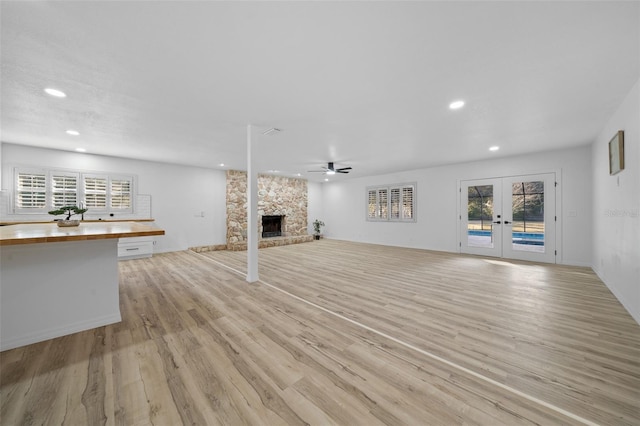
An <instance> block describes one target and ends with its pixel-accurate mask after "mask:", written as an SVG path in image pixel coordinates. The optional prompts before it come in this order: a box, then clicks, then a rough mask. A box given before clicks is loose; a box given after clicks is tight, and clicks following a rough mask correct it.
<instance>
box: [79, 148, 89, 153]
mask: <svg viewBox="0 0 640 426" xmlns="http://www.w3.org/2000/svg"><path fill="white" fill-rule="evenodd" d="M76 151H78V152H87V150H86V149H84V148H76Z"/></svg>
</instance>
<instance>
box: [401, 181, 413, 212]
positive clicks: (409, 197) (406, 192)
mask: <svg viewBox="0 0 640 426" xmlns="http://www.w3.org/2000/svg"><path fill="white" fill-rule="evenodd" d="M413 208H414V207H413V186H405V187H404V188H402V218H403V219H413Z"/></svg>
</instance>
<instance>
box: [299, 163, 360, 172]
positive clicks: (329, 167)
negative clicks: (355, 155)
mask: <svg viewBox="0 0 640 426" xmlns="http://www.w3.org/2000/svg"><path fill="white" fill-rule="evenodd" d="M349 170H351V167H341V168H339V169H336V168H335V167H333V162H329V164H327V167H323V170H308V172H309V173H324V174H326V175H335V174H336V173H349Z"/></svg>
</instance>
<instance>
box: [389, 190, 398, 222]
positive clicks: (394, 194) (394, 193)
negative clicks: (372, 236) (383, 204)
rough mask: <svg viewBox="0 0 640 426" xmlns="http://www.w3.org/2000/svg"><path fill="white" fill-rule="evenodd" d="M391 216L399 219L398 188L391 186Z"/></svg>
mask: <svg viewBox="0 0 640 426" xmlns="http://www.w3.org/2000/svg"><path fill="white" fill-rule="evenodd" d="M389 201H390V203H391V216H390V218H391V219H392V220H393V219H400V188H391V200H389Z"/></svg>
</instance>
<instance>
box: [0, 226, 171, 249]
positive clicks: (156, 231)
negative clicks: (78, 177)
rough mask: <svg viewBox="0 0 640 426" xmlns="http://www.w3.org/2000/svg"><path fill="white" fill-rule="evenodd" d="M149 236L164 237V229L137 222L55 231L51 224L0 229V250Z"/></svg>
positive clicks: (56, 228) (57, 228)
mask: <svg viewBox="0 0 640 426" xmlns="http://www.w3.org/2000/svg"><path fill="white" fill-rule="evenodd" d="M150 235H164V229H160V228H156V227H153V226H151V225H148V224H145V223H141V222H115V221H114V222H107V221H97V222H80V225H79V226H73V227H59V226H58V225H57V224H55V223H30V224H18V225H9V226H1V227H0V246H9V245H18V244H39V243H57V242H62V241H89V240H103V239H109V238H125V237H145V236H150Z"/></svg>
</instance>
